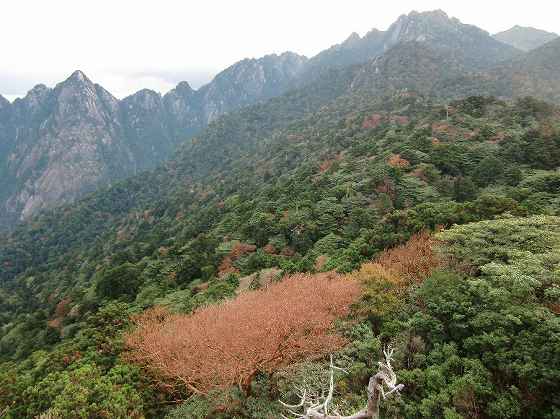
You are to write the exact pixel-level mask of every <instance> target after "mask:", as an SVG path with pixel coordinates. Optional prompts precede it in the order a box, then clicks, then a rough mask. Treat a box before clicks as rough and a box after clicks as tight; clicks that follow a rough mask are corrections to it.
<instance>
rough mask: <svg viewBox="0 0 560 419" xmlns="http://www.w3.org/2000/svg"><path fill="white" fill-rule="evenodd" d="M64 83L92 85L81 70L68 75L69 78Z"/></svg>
mask: <svg viewBox="0 0 560 419" xmlns="http://www.w3.org/2000/svg"><path fill="white" fill-rule="evenodd" d="M66 82H74V83H79V84H93V83H92V81H91V80H90V79H89V78H88V77H87V76H86V75H85V73H84V72H83V71H81V70H76V71H74V72H73V73H72V74H71V75H70V77H68V78H67V79H66V81H65V83H66Z"/></svg>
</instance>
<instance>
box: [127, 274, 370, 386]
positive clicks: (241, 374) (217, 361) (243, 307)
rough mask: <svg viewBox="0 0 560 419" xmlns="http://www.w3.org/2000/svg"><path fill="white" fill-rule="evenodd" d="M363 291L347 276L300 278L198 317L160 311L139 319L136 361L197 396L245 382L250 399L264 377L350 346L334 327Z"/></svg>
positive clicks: (133, 345)
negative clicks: (255, 382) (257, 380)
mask: <svg viewBox="0 0 560 419" xmlns="http://www.w3.org/2000/svg"><path fill="white" fill-rule="evenodd" d="M359 294H360V286H359V285H358V283H357V281H354V280H351V279H347V278H345V277H343V276H340V275H336V274H332V273H325V274H319V275H313V276H310V275H303V274H300V275H294V276H291V277H288V278H286V279H284V280H283V281H281V282H278V283H274V284H272V285H270V286H268V287H266V288H263V289H261V290H258V291H253V292H247V293H244V294H241V295H240V296H239V297H238V298H236V299H234V300H230V301H227V302H225V303H223V304H220V305H212V306H208V307H205V308H202V309H200V310H198V311H196V312H195V313H193V314H192V315H177V314H175V315H173V314H170V313H168V312H167V311H165V310H163V309H161V308H154V309H152V310H149V311H147V312H145V313H144V314H142V315H140V316H138V317H137V318H136V319H135V324H136V326H137V327H136V328H135V329H134V330H133V331H132V332H130V333H129V334H128V336H127V337H126V344H127V346H128V348H129V349H130V351H129V355H128V356H129V358H130V359H131V360H133V361H136V362H140V363H143V364H146V365H147V366H148V367H149V368H151V369H152V370H153V371H154V372H155V373H156V374H157V375H158V376H159V377H161V378H162V379H163V380H170V381H174V382H178V383H180V384H182V385H185V386H186V388H188V389H189V390H190V391H193V392H195V393H206V392H208V391H210V390H212V389H217V388H224V387H228V386H232V385H239V386H240V388H241V389H242V390H243V391H244V392H245V393H246V394H248V393H249V392H250V390H251V383H252V381H253V379H254V377H255V376H256V375H257V374H258V373H260V372H264V373H270V372H273V371H274V370H276V369H277V368H279V367H282V366H285V365H288V364H290V363H292V362H295V361H300V360H304V359H313V358H316V357H322V356H324V355H326V354H328V353H331V352H333V351H335V350H336V349H338V348H340V347H342V346H343V345H344V344H345V343H346V342H345V339H343V338H342V337H341V336H339V335H337V334H335V333H333V330H332V329H333V322H334V320H335V319H336V318H338V317H341V316H344V315H346V314H347V313H348V309H349V306H350V305H351V304H352V303H353V302H354V301H355V300H356V299H357V298H358V296H359Z"/></svg>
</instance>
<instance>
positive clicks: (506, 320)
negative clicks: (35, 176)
mask: <svg viewBox="0 0 560 419" xmlns="http://www.w3.org/2000/svg"><path fill="white" fill-rule="evenodd" d="M355 71H357V69H351V70H344V71H338V70H333V71H332V72H331V73H330V74H328V75H326V76H324V77H323V79H322V80H320V81H318V82H317V83H315V84H313V85H311V86H309V87H306V88H305V89H301V90H296V91H293V92H291V93H288V94H286V95H284V96H281V97H279V98H275V99H272V100H270V101H268V102H266V103H264V104H262V105H259V106H255V107H251V108H247V109H244V110H241V111H239V112H236V113H232V114H229V115H226V116H224V117H222V118H220V119H218V120H217V121H215V122H214V123H212V124H211V125H210V126H209V128H208V129H207V130H205V131H204V133H202V134H201V135H199V136H197V137H195V138H193V139H192V140H189V141H187V143H186V144H185V145H184V146H183V147H182V148H181V149H180V150H179V152H178V153H177V155H176V156H175V157H174V158H173V159H172V160H171V161H169V162H168V163H166V164H165V165H163V166H161V167H159V168H158V169H155V170H153V171H150V172H145V173H142V174H140V175H137V176H135V177H133V178H131V179H128V180H125V181H122V182H120V183H118V184H116V185H114V186H112V187H110V188H107V189H105V190H100V191H98V192H95V193H94V194H92V195H89V196H87V197H86V198H85V199H83V200H81V201H79V202H77V203H76V204H72V205H68V206H65V207H62V208H59V209H56V210H52V211H46V212H43V213H41V214H40V215H38V216H37V217H34V218H33V219H31V220H30V221H29V222H27V223H25V224H22V225H20V226H18V227H17V229H16V230H15V231H14V232H13V233H11V234H9V235H6V236H4V237H3V244H2V246H1V247H0V266H2V270H1V274H0V281H1V287H0V297H1V298H0V326H1V328H0V357H1V358H0V359H1V360H2V366H1V368H0V415H2V414H4V415H5V416H6V417H10V418H11V417H14V418H16V417H35V416H38V415H41V414H48V415H51V416H50V417H165V416H166V415H167V416H168V417H172V418H175V417H187V418H195V417H200V418H204V417H224V418H230V417H240V418H242V417H255V418H268V417H270V418H277V417H280V414H281V413H282V411H283V410H282V405H281V404H280V403H278V400H279V399H282V400H288V401H291V402H296V401H297V400H296V395H295V394H294V392H293V386H294V385H295V384H297V383H298V380H299V381H301V379H302V377H307V378H309V377H312V378H313V377H315V379H316V380H318V381H321V380H322V379H323V378H324V374H323V367H324V366H325V365H326V364H324V363H325V360H326V359H327V358H326V357H327V356H328V355H329V354H330V353H332V354H333V355H334V358H335V359H336V360H338V362H339V364H340V365H343V366H344V367H345V369H346V370H347V372H348V374H341V375H337V381H336V382H337V392H336V395H335V402H336V404H337V406H338V409H339V410H340V411H341V413H346V414H349V413H351V412H355V411H357V410H359V409H360V408H362V407H363V405H364V403H365V401H366V400H367V395H366V393H365V389H366V386H367V380H368V377H369V376H370V375H371V374H372V373H374V372H375V371H376V368H377V361H378V359H380V356H381V350H382V348H383V347H384V346H385V345H388V344H391V346H392V347H393V348H394V350H395V361H394V367H395V371H396V373H397V376H398V378H399V382H402V383H403V384H404V388H403V389H402V390H401V395H400V397H395V398H392V399H390V400H388V401H387V402H384V403H383V405H382V413H383V415H385V416H386V417H406V418H413V417H445V418H460V417H466V418H469V417H480V418H503V417H520V418H521V417H523V418H543V417H544V418H554V417H558V415H560V400H559V399H558V394H560V391H559V390H560V389H559V387H558V386H559V384H558V383H559V380H558V379H559V378H560V377H559V376H560V365H559V360H560V353H559V350H560V349H559V348H560V321H559V317H558V313H559V307H560V301H559V296H560V293H559V289H560V283H559V281H560V278H558V266H559V265H558V264H559V263H560V255H559V253H558V249H559V248H560V223H559V221H560V218H558V217H559V216H560V198H559V192H560V190H559V188H560V173H559V172H558V167H559V166H560V110H559V109H558V108H557V107H556V106H555V105H551V104H547V103H545V102H542V101H539V100H536V99H532V98H524V99H518V100H509V101H503V100H499V99H496V98H493V97H483V96H471V97H468V98H464V99H456V100H443V99H441V98H432V97H431V96H423V95H422V94H418V93H414V92H413V91H411V90H409V89H406V90H401V91H398V90H395V91H391V92H387V96H382V95H380V94H379V92H378V91H377V90H368V89H360V90H352V89H349V84H350V83H351V81H352V80H354V76H355ZM391 249H392V250H391ZM428 259H429V260H428ZM335 272H336V273H335ZM302 273H305V274H302ZM285 276H291V277H290V278H289V279H287V280H286V281H297V280H300V281H306V280H310V281H323V282H322V283H330V282H328V281H345V280H347V281H354V282H355V283H358V284H360V287H361V292H360V295H359V296H355V295H354V293H353V292H350V294H349V295H350V296H352V298H350V297H348V300H344V301H345V305H344V307H341V308H340V309H339V310H338V311H337V314H338V317H339V319H338V320H337V321H334V320H333V319H331V318H330V317H328V316H327V317H321V318H320V319H314V318H309V319H307V320H308V321H309V322H311V323H301V325H300V326H301V327H304V326H305V328H309V329H305V330H315V331H316V335H317V337H322V338H323V337H324V333H327V331H328V330H330V329H332V328H334V329H336V331H337V333H338V336H339V337H340V339H334V338H333V339H332V340H317V342H326V341H328V342H330V344H329V345H332V351H331V350H330V349H331V347H330V346H327V347H326V348H325V347H324V346H322V347H321V350H314V351H309V353H307V352H305V351H301V350H293V348H292V350H291V351H286V352H282V354H283V355H278V358H274V359H275V360H277V361H278V362H274V363H273V362H269V363H265V362H264V360H263V363H262V364H260V365H257V367H255V368H254V369H253V370H251V372H250V373H249V374H248V375H243V374H245V372H243V373H242V372H240V371H245V369H246V368H245V367H246V366H245V365H237V364H235V363H233V364H232V370H228V372H227V374H226V373H225V372H223V373H222V375H223V376H220V372H219V371H216V377H212V379H211V380H210V379H208V378H207V377H206V376H205V377H206V378H205V380H206V381H204V380H202V378H201V382H197V381H196V380H194V381H193V382H190V381H185V379H184V376H179V375H177V374H176V375H174V374H172V373H169V371H166V370H165V369H164V368H163V367H161V366H160V367H158V366H157V365H155V364H154V361H150V359H151V358H150V357H149V356H146V355H145V354H146V353H148V354H149V353H150V352H149V350H148V349H146V347H144V346H142V345H143V342H144V341H143V340H142V336H143V335H141V336H140V337H138V336H137V339H136V340H135V339H134V336H135V335H134V334H133V333H134V331H135V330H138V327H141V326H142V325H145V324H149V325H151V326H150V327H155V326H154V324H153V323H149V321H155V322H156V323H155V325H156V326H157V327H156V331H158V333H162V334H163V335H161V336H165V334H166V333H167V332H166V331H167V330H168V329H167V327H170V328H171V325H173V324H174V323H173V322H181V321H185V322H187V323H185V324H190V323H188V321H189V320H188V319H190V317H189V315H190V313H193V311H194V312H195V314H194V315H193V316H195V317H193V318H196V316H202V317H203V315H204V311H202V312H201V311H196V310H212V307H222V306H220V305H214V304H220V302H221V301H223V300H224V299H226V300H227V299H233V301H234V303H233V304H232V306H233V307H235V304H242V302H236V301H238V300H237V299H236V296H237V295H239V294H240V295H241V297H237V298H242V299H243V298H245V299H247V300H250V301H253V300H252V298H253V297H246V295H247V294H245V293H248V294H250V293H251V292H255V293H262V294H263V298H265V297H266V295H267V294H266V293H267V292H273V290H274V288H273V287H274V286H275V285H277V286H278V284H277V283H279V284H282V282H278V281H280V280H281V279H282V278H283V277H285ZM298 278H299V279H298ZM325 281H326V282H325ZM271 289H272V291H270V290H271ZM295 289H298V288H297V287H294V290H295ZM317 289H319V288H317ZM301 290H302V291H301V293H303V294H300V295H299V296H300V297H301V295H306V294H305V292H309V298H313V292H312V290H311V291H310V290H309V289H307V288H305V287H304V286H302V288H301ZM285 292H286V293H287V294H285V295H287V298H290V294H289V290H287V291H285ZM294 292H295V291H294ZM325 292H326V291H325ZM258 295H260V294H258ZM325 295H327V294H325ZM329 295H330V294H329ZM325 298H326V297H325ZM254 301H256V303H253V304H258V302H259V300H258V298H257V297H254ZM265 301H266V298H265ZM293 301H294V304H305V299H303V298H296V296H295V295H294V296H293ZM296 301H299V303H296ZM209 304H210V306H209V308H208V307H206V306H207V305H209ZM247 304H248V307H250V304H249V303H247ZM272 306H274V305H271V307H272ZM154 307H155V308H154ZM203 307H206V308H204V309H202V308H203ZM226 307H227V306H226ZM244 307H245V306H244ZM274 307H276V306H274ZM294 307H295V308H297V307H301V306H294ZM295 308H294V309H295ZM319 309H320V307H319V306H318V310H319ZM145 310H147V311H145ZM152 310H161V311H160V312H158V311H156V313H160V314H157V316H155V317H151V318H150V317H148V318H147V319H148V320H146V317H145V316H150V315H151V314H150V313H154V311H152ZM216 310H222V308H218V309H216ZM271 310H272V308H271ZM286 311H288V309H285V310H284V312H286ZM255 312H256V313H259V312H260V313H262V311H258V310H255ZM302 312H304V311H302ZM142 313H144V314H142ZM201 313H202V314H201ZM226 314H227V313H226ZM226 314H224V315H223V318H225V319H231V316H229V317H228V315H226ZM277 315H278V317H275V319H278V321H279V322H282V318H283V317H282V316H283V315H285V316H287V313H284V314H283V311H282V306H278V313H277ZM143 316H144V317H143ZM174 316H179V317H178V318H177V317H174ZM150 319H151V320H150ZM154 319H155V320H154ZM185 319H186V320H185ZM265 320H266V319H264V315H263V319H262V324H267V323H266V322H265ZM146 321H148V323H145V322H146ZM319 321H320V323H317V322H319ZM143 322H144V323H143ZM166 322H169V323H166ZM331 323H332V324H331ZM249 324H250V322H249ZM255 324H261V323H258V322H257V321H255ZM286 324H292V323H289V322H287V321H286ZM293 324H296V325H298V324H299V323H297V322H296V323H293ZM158 325H161V331H160V326H158ZM168 325H169V326H168ZM222 326H223V325H222ZM319 326H321V327H319ZM327 326H328V327H327ZM235 327H236V326H235V325H232V328H233V330H237V329H235ZM263 327H264V326H263ZM294 328H295V329H294V330H296V331H297V330H300V331H301V330H302V329H298V328H297V327H296V326H294ZM225 329H226V330H227V329H228V328H225ZM169 330H171V329H169ZM220 330H222V329H220ZM243 330H246V329H243V328H241V327H240V328H239V330H238V333H239V339H240V341H243V340H242V339H244V336H245V335H243V333H245V332H243ZM192 333H193V334H192V335H187V336H186V337H185V339H186V340H187V341H188V340H189V339H191V338H195V337H196V336H197V335H195V334H194V333H195V332H192ZM290 333H295V332H293V331H291V332H290ZM314 333H315V332H314ZM314 333H312V335H313V336H315V334H314ZM145 336H159V335H157V334H156V335H152V334H147V335H145ZM267 336H268V337H266V336H265V337H262V339H264V340H265V341H266V339H272V336H276V338H277V339H280V342H281V343H282V342H283V341H282V339H281V338H279V337H278V336H280V335H274V333H270V334H269V335H267ZM298 336H299V335H298ZM204 338H205V339H206V338H208V337H204ZM307 338H308V339H311V338H309V337H307ZM162 339H163V338H162ZM201 339H202V338H201ZM208 339H210V338H208ZM247 339H248V340H247V341H250V340H249V338H247ZM302 339H304V338H303V337H302ZM156 341H157V340H156ZM243 342H245V341H243ZM287 342H292V341H291V340H287ZM294 342H296V341H294ZM298 342H299V341H298ZM309 342H315V340H309ZM310 344H311V343H310ZM303 346H305V345H303ZM138 348H140V349H142V351H144V350H145V351H147V352H142V351H140V352H138ZM193 348H195V349H193V351H194V350H200V349H196V348H197V347H196V345H195V346H193ZM263 350H264V349H263ZM135 351H136V352H135ZM255 351H257V349H255ZM138 353H140V354H144V355H142V357H140V358H141V359H140V358H139V357H138V356H137V355H138ZM257 353H258V351H257ZM288 353H289V354H291V355H290V356H289V357H288V355H287V354H288ZM135 354H136V356H135ZM190 355H191V356H192V355H193V354H190ZM194 355H195V358H197V359H198V358H200V359H205V357H204V356H202V354H200V356H196V355H197V354H196V353H195V354H194ZM206 355H207V354H206ZM275 356H276V355H275ZM282 356H286V358H285V359H284V358H282ZM216 359H220V358H216ZM287 359H289V360H290V362H287V361H286V360H287ZM179 361H180V359H179V360H178V362H179ZM214 361H215V359H214ZM284 361H286V362H284ZM166 365H167V364H166ZM181 365H183V364H181ZM184 365H186V366H187V367H188V366H189V364H188V363H186V361H185V364H184ZM242 367H243V368H242ZM232 371H233V372H232ZM228 374H229V375H228ZM231 374H233V379H232V378H231ZM201 377H202V376H201ZM225 377H229V378H227V379H226V378H225ZM241 378H243V380H242V383H241V384H242V385H241V384H240V385H239V386H238V385H235V384H233V383H235V382H236V380H237V379H240V380H241ZM206 382H211V385H208V386H207V388H205V387H204V385H203V384H204V383H206ZM187 384H188V385H187ZM193 389H196V391H194V390H193ZM46 417H49V416H46ZM382 417H383V416H382Z"/></svg>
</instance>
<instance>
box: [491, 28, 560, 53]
mask: <svg viewBox="0 0 560 419" xmlns="http://www.w3.org/2000/svg"><path fill="white" fill-rule="evenodd" d="M493 36H494V38H495V39H497V40H498V41H501V42H503V43H505V44H508V45H511V46H512V47H515V48H517V49H520V50H521V51H526V52H527V51H531V50H534V49H536V48H539V47H541V46H543V45H544V44H546V43H547V42H550V41H553V40H555V39H556V38H558V35H557V34H555V33H552V32H546V31H543V30H540V29H535V28H531V27H525V26H519V25H517V26H514V27H513V28H510V29H508V30H507V31H503V32H500V33H497V34H495V35H493Z"/></svg>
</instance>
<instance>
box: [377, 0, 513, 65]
mask: <svg viewBox="0 0 560 419" xmlns="http://www.w3.org/2000/svg"><path fill="white" fill-rule="evenodd" d="M403 42H418V43H423V44H426V45H428V46H429V47H432V48H438V49H440V50H447V51H448V52H452V53H453V55H454V56H455V57H456V59H457V60H459V61H461V64H462V65H464V66H465V67H467V68H470V69H484V68H488V67H490V66H492V65H494V64H496V63H498V62H500V61H504V60H507V59H511V58H513V57H514V56H516V55H518V54H519V51H517V50H516V49H515V48H513V47H511V46H508V47H505V48H504V45H503V43H500V42H499V41H497V40H495V39H493V38H492V37H491V36H490V34H489V33H488V32H486V31H484V30H482V29H480V28H478V27H476V26H473V25H466V24H463V23H461V22H460V21H459V20H458V19H455V18H450V17H449V16H447V14H445V12H443V11H441V10H436V11H433V12H424V13H418V12H412V13H410V14H408V15H403V16H401V17H400V18H399V19H398V20H397V21H396V22H395V23H394V24H393V25H391V27H390V28H389V29H388V31H387V33H386V38H385V44H384V48H385V50H387V49H389V48H391V47H393V46H395V45H396V44H398V43H403Z"/></svg>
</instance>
